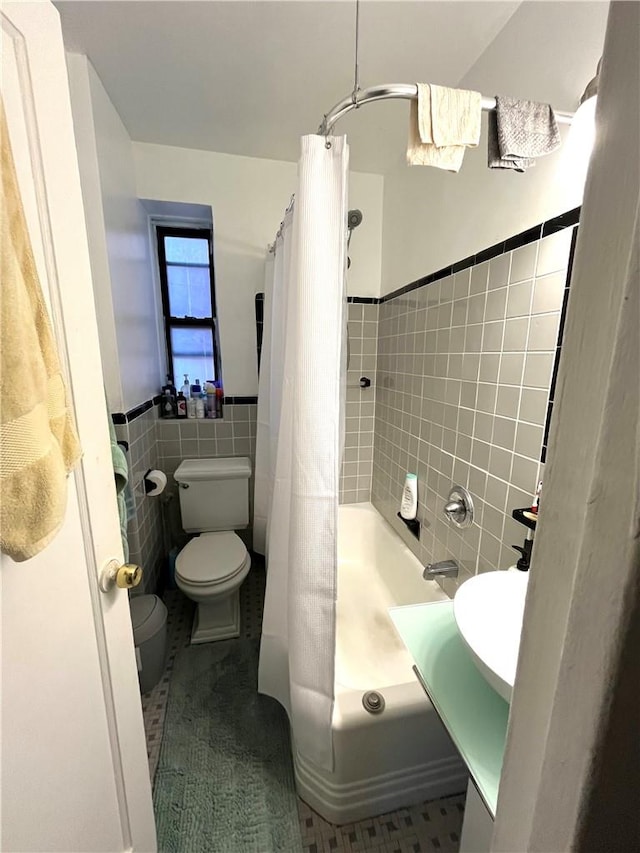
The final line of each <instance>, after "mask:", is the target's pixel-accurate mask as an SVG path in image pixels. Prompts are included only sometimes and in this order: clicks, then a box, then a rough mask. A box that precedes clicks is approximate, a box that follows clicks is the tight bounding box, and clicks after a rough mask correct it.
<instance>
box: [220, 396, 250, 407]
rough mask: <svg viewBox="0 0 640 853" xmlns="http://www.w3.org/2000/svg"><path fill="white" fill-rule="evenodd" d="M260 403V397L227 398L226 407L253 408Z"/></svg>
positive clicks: (225, 400)
mask: <svg viewBox="0 0 640 853" xmlns="http://www.w3.org/2000/svg"><path fill="white" fill-rule="evenodd" d="M257 402H258V397H257V396H254V397H225V398H224V403H225V405H226V406H252V405H255V404H256V403H257Z"/></svg>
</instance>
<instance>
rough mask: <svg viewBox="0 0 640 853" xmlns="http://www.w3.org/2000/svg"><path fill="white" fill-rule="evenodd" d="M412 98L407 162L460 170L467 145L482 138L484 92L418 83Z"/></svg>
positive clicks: (472, 145)
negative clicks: (416, 91) (481, 120)
mask: <svg viewBox="0 0 640 853" xmlns="http://www.w3.org/2000/svg"><path fill="white" fill-rule="evenodd" d="M417 85H418V99H417V101H416V100H412V101H411V114H410V117H409V144H408V146H407V162H408V164H409V165H410V166H435V167H436V168H438V169H447V170H448V171H450V172H458V171H460V167H461V166H462V161H463V159H464V151H465V148H475V147H476V146H477V145H478V143H479V142H480V119H481V114H482V96H481V95H480V93H479V92H473V91H470V90H467V89H449V88H446V87H444V86H432V85H430V84H428V83H418V84H417Z"/></svg>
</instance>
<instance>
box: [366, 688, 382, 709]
mask: <svg viewBox="0 0 640 853" xmlns="http://www.w3.org/2000/svg"><path fill="white" fill-rule="evenodd" d="M362 704H363V705H364V709H365V711H368V712H369V713H370V714H381V713H382V712H383V711H384V696H383V695H382V693H378V692H377V691H376V690H367V692H366V693H364V694H363V695H362Z"/></svg>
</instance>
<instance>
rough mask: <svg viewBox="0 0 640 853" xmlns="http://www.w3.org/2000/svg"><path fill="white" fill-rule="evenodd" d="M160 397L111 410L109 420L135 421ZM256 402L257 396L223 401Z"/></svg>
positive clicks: (244, 403)
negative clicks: (120, 409)
mask: <svg viewBox="0 0 640 853" xmlns="http://www.w3.org/2000/svg"><path fill="white" fill-rule="evenodd" d="M161 399H162V395H161V394H158V395H156V396H155V397H153V399H151V400H145V402H144V403H140V405H139V406H135V407H134V408H133V409H129V411H128V412H113V413H112V414H111V420H112V421H113V423H114V424H118V425H122V424H129V423H131V421H135V420H136V418H139V417H140V416H141V415H144V413H145V412H148V411H149V409H152V408H153V407H154V406H157V405H158V404H159V402H160V400H161ZM257 402H258V398H257V397H225V398H224V400H223V403H224V404H225V405H227V406H246V405H251V404H255V403H257Z"/></svg>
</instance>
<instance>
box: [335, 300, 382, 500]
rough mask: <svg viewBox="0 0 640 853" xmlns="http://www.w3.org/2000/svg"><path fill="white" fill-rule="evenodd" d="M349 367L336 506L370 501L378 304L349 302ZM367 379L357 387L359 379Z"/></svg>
mask: <svg viewBox="0 0 640 853" xmlns="http://www.w3.org/2000/svg"><path fill="white" fill-rule="evenodd" d="M348 307H349V315H348V327H349V366H348V370H347V408H346V420H345V450H344V458H343V462H342V468H341V470H340V503H362V502H363V501H369V500H371V475H372V471H373V431H374V415H375V395H376V361H377V342H378V308H379V306H378V305H367V304H362V303H354V302H350V303H349V306H348ZM362 376H366V377H367V378H368V379H370V380H371V385H370V386H369V387H368V388H361V387H360V385H359V382H360V378H361V377H362Z"/></svg>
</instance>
